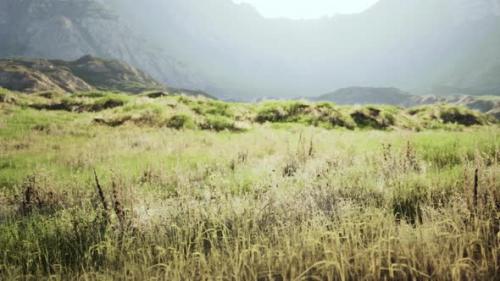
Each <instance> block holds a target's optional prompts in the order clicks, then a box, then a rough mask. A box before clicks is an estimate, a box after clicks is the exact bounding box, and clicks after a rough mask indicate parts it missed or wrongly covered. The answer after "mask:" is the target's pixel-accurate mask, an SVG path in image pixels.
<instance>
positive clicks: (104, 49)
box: [0, 0, 208, 89]
mask: <svg viewBox="0 0 500 281" xmlns="http://www.w3.org/2000/svg"><path fill="white" fill-rule="evenodd" d="M106 2H107V1H99V0H79V1H74V0H0V58H12V57H31V58H44V59H59V60H70V61H73V60H77V59H79V58H81V57H82V56H85V55H87V54H90V55H92V56H95V57H100V58H105V59H117V60H120V61H123V62H126V63H128V64H130V65H131V66H133V67H136V68H138V69H141V70H143V71H145V72H147V73H148V74H150V75H152V76H153V78H155V79H156V80H157V81H160V82H161V83H164V84H167V85H170V86H172V87H178V88H187V89H201V88H206V87H207V85H208V83H205V82H204V81H202V80H201V79H200V78H199V75H198V74H197V73H196V68H195V67H194V66H188V65H187V64H186V62H182V61H180V60H178V59H176V58H174V57H173V56H172V55H170V54H169V53H168V52H167V50H165V48H164V47H162V46H158V45H155V44H153V43H152V42H150V40H148V38H146V37H144V36H142V34H141V33H138V32H136V31H134V29H132V28H131V27H130V26H129V25H128V24H127V22H128V19H126V18H124V17H123V16H122V15H120V14H119V13H117V12H116V11H115V10H114V9H112V8H108V7H106V6H105V5H104V4H105V3H106Z"/></svg>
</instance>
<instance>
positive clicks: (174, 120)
mask: <svg viewBox="0 0 500 281" xmlns="http://www.w3.org/2000/svg"><path fill="white" fill-rule="evenodd" d="M166 126H167V127H168V128H172V129H177V130H180V129H194V128H196V124H195V122H194V121H193V119H192V118H191V117H190V116H188V115H185V114H177V115H174V116H172V117H170V119H168V120H167V124H166Z"/></svg>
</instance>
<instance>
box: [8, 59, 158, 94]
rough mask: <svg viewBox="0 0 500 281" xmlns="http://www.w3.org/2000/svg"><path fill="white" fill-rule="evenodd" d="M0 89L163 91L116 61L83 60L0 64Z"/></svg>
mask: <svg viewBox="0 0 500 281" xmlns="http://www.w3.org/2000/svg"><path fill="white" fill-rule="evenodd" d="M0 87H3V88H6V89H9V90H14V91H20V92H40V91H48V90H51V91H64V92H79V91H89V90H93V89H99V90H114V91H123V92H131V93H138V92H142V91H145V90H154V89H163V88H165V87H164V86H163V85H161V84H160V83H158V82H156V81H155V80H154V79H153V78H151V77H150V76H149V75H147V74H146V73H144V72H142V71H140V70H138V69H136V68H134V67H132V66H130V65H128V64H126V63H123V62H120V61H117V60H104V59H100V58H96V57H92V56H84V57H82V58H80V59H78V60H76V61H70V62H67V61H62V60H46V59H2V60H0Z"/></svg>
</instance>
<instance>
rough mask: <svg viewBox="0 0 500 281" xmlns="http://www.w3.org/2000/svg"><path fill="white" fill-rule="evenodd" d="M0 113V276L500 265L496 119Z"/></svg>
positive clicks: (361, 273)
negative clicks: (190, 124) (186, 123)
mask: <svg viewBox="0 0 500 281" xmlns="http://www.w3.org/2000/svg"><path fill="white" fill-rule="evenodd" d="M211 110H225V109H224V107H223V106H221V105H213V109H211ZM1 114H2V115H1V116H2V117H5V120H6V121H5V122H4V123H5V124H6V127H5V128H0V149H1V150H0V152H1V153H2V159H1V160H0V204H1V205H0V279H2V280H17V279H21V280H40V279H55V280H80V279H81V280H110V279H120V280H121V279H128V280H145V279H152V280H259V281H260V280H498V278H499V276H500V235H499V210H500V183H499V182H498V176H499V175H500V172H499V171H500V165H499V160H500V138H499V137H500V132H499V130H498V127H494V126H489V127H481V128H479V127H477V128H470V129H463V130H462V131H457V132H449V131H439V130H438V131H423V132H420V133H417V132H411V131H400V130H397V131H373V130H365V131H346V130H327V129H322V128H312V127H304V126H301V125H291V126H286V127H283V128H273V127H272V126H271V125H262V126H258V127H255V128H253V129H251V130H249V131H247V132H244V133H231V132H227V131H225V132H219V133H216V132H212V131H197V130H175V129H169V128H155V127H154V128H152V127H150V126H136V125H133V124H128V125H123V126H121V127H116V128H110V127H105V126H100V125H96V124H94V123H93V122H92V120H93V119H94V118H95V117H96V114H99V113H67V112H56V113H54V112H35V113H33V112H32V111H29V110H28V109H26V110H19V111H16V110H12V111H9V112H6V111H3V112H2V113H1ZM68 114H69V115H68ZM40 120H45V121H50V122H51V123H55V124H56V125H53V126H55V127H53V128H56V129H51V130H49V131H46V130H42V131H41V130H38V129H37V130H33V129H31V128H32V127H33V125H36V124H38V123H37V122H41V121H40ZM181 121H182V120H181ZM34 123H35V124H34ZM41 124H43V123H41ZM17 144H23V146H19V148H18V149H11V148H12V147H14V146H16V145H17ZM94 169H95V174H94Z"/></svg>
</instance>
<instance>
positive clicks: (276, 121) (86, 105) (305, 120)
mask: <svg viewBox="0 0 500 281" xmlns="http://www.w3.org/2000/svg"><path fill="white" fill-rule="evenodd" d="M188 94H189V93H188ZM0 105H3V106H4V107H8V108H17V107H20V108H31V109H34V110H41V111H50V112H56V113H54V114H63V113H62V112H70V113H88V112H90V113H93V115H85V116H86V118H89V117H90V116H92V120H87V122H93V123H95V124H100V125H105V126H109V127H119V126H125V125H136V126H141V127H154V128H164V127H168V128H174V129H199V130H208V131H247V130H250V129H252V128H259V127H262V126H264V127H266V126H269V125H272V126H283V125H285V124H290V125H294V124H295V125H301V126H309V127H320V128H326V129H345V130H358V129H375V130H394V129H398V130H410V131H420V130H424V129H446V130H457V129H463V128H465V127H470V126H474V125H478V126H486V125H492V124H495V123H497V122H498V120H497V119H495V118H494V116H491V115H488V114H483V113H480V112H478V111H475V110H470V109H467V108H465V107H462V106H460V105H445V104H436V105H425V106H418V107H411V108H403V107H397V106H389V105H366V106H359V105H358V106H340V105H335V104H333V103H329V102H307V101H266V102H260V103H233V102H224V101H219V100H214V99H210V98H207V97H205V96H202V95H197V96H188V95H168V94H162V95H157V94H156V93H143V94H141V95H127V94H123V93H114V94H112V93H108V92H99V91H94V92H92V93H90V94H89V93H76V94H72V95H65V94H59V95H50V96H47V95H45V94H44V93H41V94H31V95H26V94H21V93H12V92H10V91H5V90H1V88H0ZM1 108H2V107H1V106H0V109H1ZM57 112H58V113H57Z"/></svg>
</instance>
